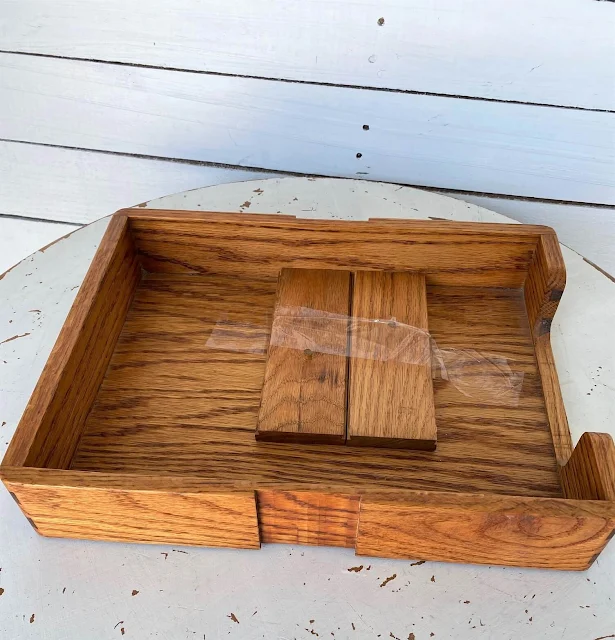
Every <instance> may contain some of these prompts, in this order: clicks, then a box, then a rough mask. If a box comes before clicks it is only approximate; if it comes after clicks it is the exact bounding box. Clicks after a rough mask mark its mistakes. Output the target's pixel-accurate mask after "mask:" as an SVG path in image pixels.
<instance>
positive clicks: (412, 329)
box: [347, 271, 436, 451]
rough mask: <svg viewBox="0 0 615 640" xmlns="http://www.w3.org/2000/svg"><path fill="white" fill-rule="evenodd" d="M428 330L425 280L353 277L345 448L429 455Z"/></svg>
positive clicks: (432, 432) (432, 442) (432, 431)
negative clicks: (414, 451)
mask: <svg viewBox="0 0 615 640" xmlns="http://www.w3.org/2000/svg"><path fill="white" fill-rule="evenodd" d="M373 320H381V321H384V322H377V323H376V322H373ZM428 329H429V327H428V321H427V296H426V288H425V276H423V275H421V274H415V273H404V272H400V273H385V272H381V271H359V272H356V273H355V274H354V284H353V292H352V329H351V335H350V355H351V358H350V377H349V385H350V387H349V388H350V390H349V395H348V441H347V444H349V445H359V446H372V447H398V448H405V449H424V450H427V451H433V449H435V448H436V420H435V408H434V396H433V385H432V381H431V345H430V339H429V333H428Z"/></svg>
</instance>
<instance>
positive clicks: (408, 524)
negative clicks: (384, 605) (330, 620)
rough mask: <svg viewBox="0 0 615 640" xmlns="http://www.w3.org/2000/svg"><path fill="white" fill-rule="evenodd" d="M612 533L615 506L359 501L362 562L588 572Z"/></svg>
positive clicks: (432, 496)
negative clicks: (387, 560)
mask: <svg viewBox="0 0 615 640" xmlns="http://www.w3.org/2000/svg"><path fill="white" fill-rule="evenodd" d="M614 530H615V503H614V502H593V501H579V500H557V501H555V500H544V499H537V498H518V497H512V496H501V497H496V496H485V495H480V496H472V495H463V494H457V495H454V494H437V493H428V492H425V493H418V492H417V493H416V494H415V495H414V496H412V497H404V498H399V499H394V498H391V497H390V496H377V495H376V496H372V495H364V496H362V498H361V509H360V512H359V527H358V532H357V545H356V551H357V554H358V555H375V556H385V557H390V558H413V559H414V558H420V559H424V560H439V561H444V562H472V563H479V564H496V565H509V566H520V565H521V566H532V567H542V568H549V569H564V570H577V571H580V570H583V569H587V568H588V567H589V566H590V565H591V564H592V563H593V562H594V560H595V559H596V557H597V556H598V554H599V553H600V551H602V549H603V548H604V546H605V545H606V544H607V542H608V541H609V540H610V538H611V537H612V535H613V531H614Z"/></svg>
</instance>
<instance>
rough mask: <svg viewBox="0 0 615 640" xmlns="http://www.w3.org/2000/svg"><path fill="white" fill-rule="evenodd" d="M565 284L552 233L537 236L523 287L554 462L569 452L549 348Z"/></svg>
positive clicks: (568, 437) (570, 444)
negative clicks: (536, 244)
mask: <svg viewBox="0 0 615 640" xmlns="http://www.w3.org/2000/svg"><path fill="white" fill-rule="evenodd" d="M565 285H566V267H565V265H564V258H563V257H562V252H561V251H560V248H559V243H558V241H557V237H556V235H555V234H554V233H552V234H544V235H541V236H540V239H539V241H538V246H537V248H536V253H535V255H534V259H533V261H532V263H531V265H530V268H529V272H528V277H527V281H526V283H525V287H524V295H525V306H526V308H527V315H528V320H529V323H530V330H531V333H532V340H533V341H534V351H535V354H536V360H537V363H538V370H539V372H540V378H541V381H542V391H543V395H544V400H545V408H546V410H547V416H548V419H549V426H550V427H551V434H552V436H553V446H554V448H555V457H556V459H557V462H558V464H560V465H563V464H566V462H567V461H568V458H570V455H571V454H572V439H571V437H570V430H569V429H568V420H567V418H566V410H565V408H564V401H563V400H562V392H561V388H560V385H559V379H558V376H557V369H556V368H555V359H554V358H553V351H552V349H551V323H552V321H553V317H554V316H555V312H556V311H557V307H558V304H559V301H560V299H561V297H562V294H563V293H564V287H565Z"/></svg>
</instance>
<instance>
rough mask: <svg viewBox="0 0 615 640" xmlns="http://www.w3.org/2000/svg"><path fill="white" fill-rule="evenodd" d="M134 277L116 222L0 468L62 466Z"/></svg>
mask: <svg viewBox="0 0 615 640" xmlns="http://www.w3.org/2000/svg"><path fill="white" fill-rule="evenodd" d="M140 275H141V272H140V268H139V265H138V262H137V257H136V254H135V251H134V247H133V243H132V239H131V237H130V234H129V231H128V223H127V220H126V219H124V218H122V217H115V218H113V219H112V221H111V222H110V224H109V227H108V229H107V232H106V233H105V235H104V237H103V239H102V241H101V244H100V247H99V248H98V251H97V252H96V255H95V257H94V261H93V262H92V265H91V267H90V269H89V270H88V273H87V275H86V277H85V279H84V281H83V284H82V285H81V288H80V290H79V293H78V294H77V297H76V298H75V302H74V304H73V306H72V308H71V311H70V313H69V315H68V317H67V319H66V322H65V323H64V326H63V327H62V331H61V332H60V335H59V337H58V339H57V341H56V344H55V346H54V348H53V350H52V352H51V354H50V356H49V359H48V360H47V364H46V365H45V369H44V370H43V373H42V374H41V377H40V378H39V381H38V384H37V386H36V389H35V390H34V393H33V394H32V397H31V398H30V401H29V402H28V406H27V407H26V410H25V411H24V414H23V416H22V418H21V421H20V424H19V427H18V429H17V431H16V432H15V437H14V438H13V440H12V441H11V444H10V446H9V448H8V450H7V453H6V455H5V457H4V460H3V464H5V465H7V466H10V465H22V464H23V465H27V466H33V467H35V466H50V467H54V466H55V467H60V468H62V467H68V465H69V464H70V461H71V459H72V456H73V453H74V451H75V449H76V447H77V443H78V441H79V438H80V436H81V434H82V432H83V424H84V421H85V418H86V416H87V414H88V412H89V410H90V407H91V405H92V402H93V401H94V398H95V396H96V393H97V391H98V388H99V386H100V383H101V381H102V379H103V376H104V374H105V370H106V368H107V364H108V362H109V360H110V358H111V354H112V353H113V350H114V348H115V343H116V340H117V337H118V335H119V333H120V330H121V328H122V325H123V323H124V318H125V315H126V312H127V309H128V306H129V305H130V301H131V299H132V296H133V293H134V290H135V287H136V285H137V282H138V280H139V278H140ZM76 382H77V384H76Z"/></svg>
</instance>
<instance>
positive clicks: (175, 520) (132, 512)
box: [5, 480, 260, 549]
mask: <svg viewBox="0 0 615 640" xmlns="http://www.w3.org/2000/svg"><path fill="white" fill-rule="evenodd" d="M5 484H6V486H7V488H8V490H9V491H10V492H11V493H13V494H14V496H15V498H16V500H17V502H18V504H19V506H20V507H21V509H22V510H23V512H24V513H25V514H26V516H27V517H28V519H29V520H30V521H31V522H32V523H33V525H34V527H35V529H36V530H37V531H38V533H40V534H42V535H44V536H51V537H69V538H88V539H94V540H115V541H122V542H149V543H175V544H189V545H203V546H208V547H216V546H224V547H240V548H246V549H258V548H259V547H260V540H259V533H258V519H257V515H256V502H255V497H254V491H243V492H242V491H236V492H228V491H226V492H220V493H218V492H216V490H215V489H212V490H211V491H210V492H209V493H205V492H199V493H189V492H186V493H180V492H169V491H156V490H147V491H137V490H125V489H113V490H106V489H97V488H96V489H95V488H89V487H66V486H64V487H62V486H55V487H54V486H40V485H39V486H37V485H27V484H20V483H13V482H7V481H6V480H5Z"/></svg>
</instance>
